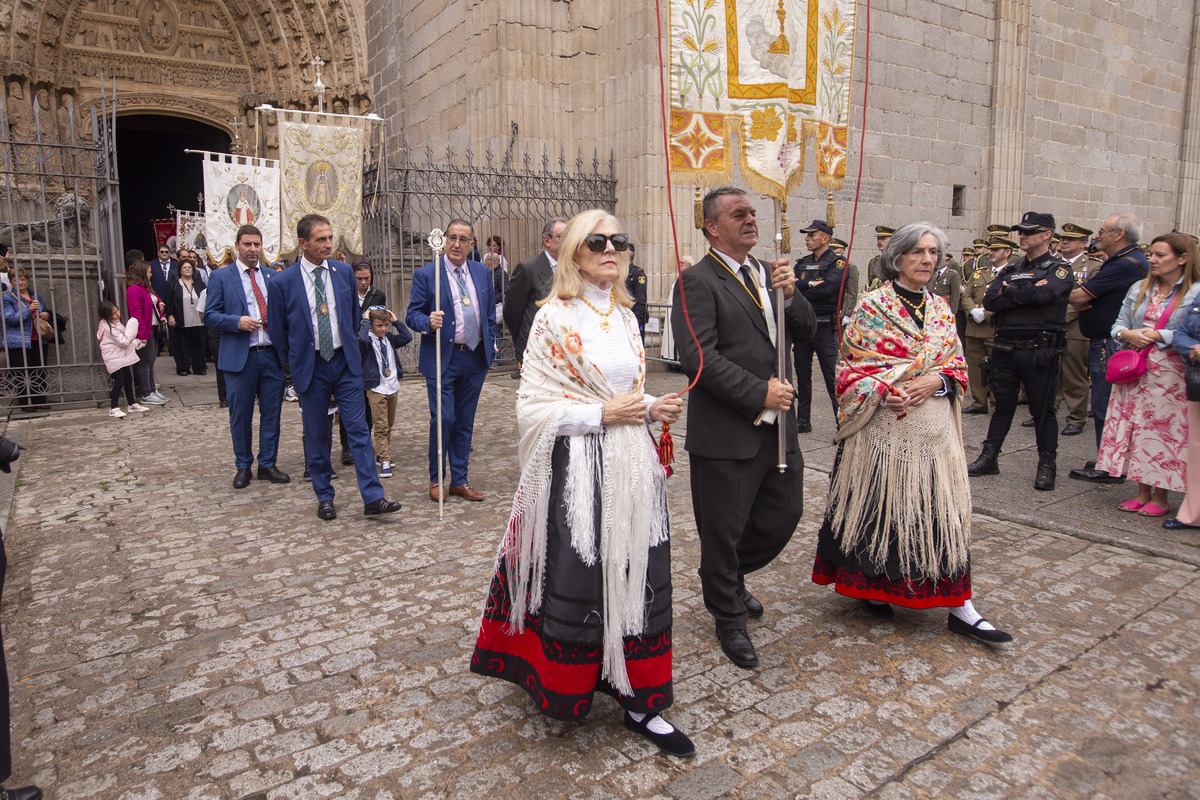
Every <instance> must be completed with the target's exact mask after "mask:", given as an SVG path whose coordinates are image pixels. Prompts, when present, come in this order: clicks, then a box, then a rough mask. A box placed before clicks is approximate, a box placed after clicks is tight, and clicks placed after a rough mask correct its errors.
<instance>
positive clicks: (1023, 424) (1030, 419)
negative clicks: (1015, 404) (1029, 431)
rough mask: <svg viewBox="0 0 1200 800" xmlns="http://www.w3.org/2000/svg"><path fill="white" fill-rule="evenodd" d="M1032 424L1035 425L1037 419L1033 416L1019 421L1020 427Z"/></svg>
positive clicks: (1028, 426)
mask: <svg viewBox="0 0 1200 800" xmlns="http://www.w3.org/2000/svg"><path fill="white" fill-rule="evenodd" d="M1034 425H1037V420H1036V419H1034V418H1033V417H1030V418H1029V419H1027V420H1025V421H1024V422H1022V423H1021V427H1022V428H1032V427H1033V426H1034Z"/></svg>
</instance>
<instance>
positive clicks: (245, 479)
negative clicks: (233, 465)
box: [233, 467, 251, 489]
mask: <svg viewBox="0 0 1200 800" xmlns="http://www.w3.org/2000/svg"><path fill="white" fill-rule="evenodd" d="M250 477H251V472H250V468H249V467H246V468H245V469H239V470H238V471H237V474H236V475H234V476H233V488H235V489H245V488H246V487H247V486H249V485H250Z"/></svg>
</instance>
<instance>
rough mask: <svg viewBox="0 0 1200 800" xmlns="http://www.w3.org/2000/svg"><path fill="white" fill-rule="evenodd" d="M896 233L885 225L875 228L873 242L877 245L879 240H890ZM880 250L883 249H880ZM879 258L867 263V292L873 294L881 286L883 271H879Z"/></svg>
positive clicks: (875, 257) (874, 257) (876, 257)
mask: <svg viewBox="0 0 1200 800" xmlns="http://www.w3.org/2000/svg"><path fill="white" fill-rule="evenodd" d="M895 232H896V229H895V228H892V227H889V226H887V225H876V226H875V241H876V243H878V242H879V241H880V240H881V239H890V238H892V234H894V233H895ZM880 249H881V250H882V249H883V248H880ZM880 263H881V261H880V257H879V256H872V257H871V260H870V261H868V262H867V291H868V292H873V291H875V290H876V289H878V288H879V287H880V286H882V285H883V271H882V270H881V269H880V267H879V265H880Z"/></svg>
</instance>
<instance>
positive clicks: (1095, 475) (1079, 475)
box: [1067, 467, 1125, 483]
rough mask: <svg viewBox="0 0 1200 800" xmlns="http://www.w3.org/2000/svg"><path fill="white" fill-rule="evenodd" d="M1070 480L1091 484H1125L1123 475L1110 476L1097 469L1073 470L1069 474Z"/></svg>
mask: <svg viewBox="0 0 1200 800" xmlns="http://www.w3.org/2000/svg"><path fill="white" fill-rule="evenodd" d="M1067 477H1068V478H1074V479H1075V480H1077V481H1088V482H1090V483H1124V482H1125V477H1124V476H1123V475H1109V474H1108V473H1107V472H1105V471H1104V470H1102V469H1096V468H1095V467H1084V468H1083V469H1073V470H1071V471H1070V472H1068V473H1067Z"/></svg>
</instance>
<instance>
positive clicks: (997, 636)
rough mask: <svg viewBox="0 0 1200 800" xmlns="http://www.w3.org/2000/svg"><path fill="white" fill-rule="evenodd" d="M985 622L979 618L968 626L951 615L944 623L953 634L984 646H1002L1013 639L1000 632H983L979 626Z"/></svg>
mask: <svg viewBox="0 0 1200 800" xmlns="http://www.w3.org/2000/svg"><path fill="white" fill-rule="evenodd" d="M985 622H987V620H985V619H984V618H983V617H980V618H979V619H978V620H977V621H976V622H975V624H974V625H968V624H967V623H965V622H963V621H962V620H961V619H959V618H958V617H956V616H954V615H953V614H951V615H950V616H949V619H947V621H946V627H948V628H949V629H950V630H951V631H953V632H954V633H961V634H962V635H963V636H970V637H971V638H972V639H975V640H977V641H980V642H983V643H984V644H1004V643H1005V642H1011V641H1012V640H1013V637H1012V636H1011V635H1009V634H1007V633H1005V632H1004V631H1001V630H990V631H989V630H985V629H983V628H980V627H979V626H980V625H982V624H983V623H985Z"/></svg>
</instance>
